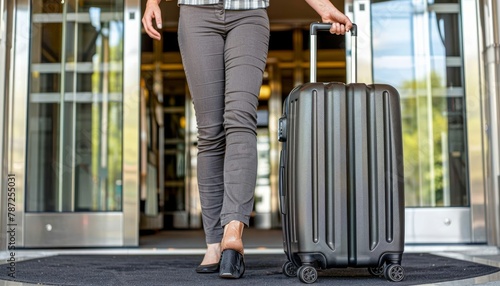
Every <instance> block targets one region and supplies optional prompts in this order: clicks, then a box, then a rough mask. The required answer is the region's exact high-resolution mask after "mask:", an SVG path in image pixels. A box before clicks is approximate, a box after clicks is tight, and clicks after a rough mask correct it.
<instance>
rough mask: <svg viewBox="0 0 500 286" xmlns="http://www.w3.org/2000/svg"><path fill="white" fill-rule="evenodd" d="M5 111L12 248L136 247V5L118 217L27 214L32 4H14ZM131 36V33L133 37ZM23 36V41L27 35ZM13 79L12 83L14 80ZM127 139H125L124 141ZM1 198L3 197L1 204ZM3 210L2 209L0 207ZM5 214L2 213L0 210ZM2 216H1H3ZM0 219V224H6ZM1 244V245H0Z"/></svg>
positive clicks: (127, 27) (130, 0) (133, 6)
mask: <svg viewBox="0 0 500 286" xmlns="http://www.w3.org/2000/svg"><path fill="white" fill-rule="evenodd" d="M14 5H15V6H14V8H13V10H14V12H13V18H14V20H13V24H12V31H13V33H12V34H13V37H14V39H15V41H13V42H14V47H13V51H14V52H13V54H12V55H10V56H11V62H12V65H10V71H9V77H8V79H7V80H8V82H9V83H10V85H9V91H8V94H7V102H8V103H9V105H8V107H7V108H6V114H7V119H6V125H5V126H6V133H4V134H7V136H6V139H5V140H6V142H5V143H6V146H5V147H6V148H5V156H6V158H5V161H6V170H4V171H3V180H2V182H6V179H7V178H6V174H7V173H8V174H13V175H14V176H15V196H16V202H15V212H14V215H15V228H16V232H15V242H16V246H17V247H85V246H137V245H138V244H139V231H138V230H139V207H138V205H139V202H138V200H139V197H138V190H139V100H140V98H139V92H140V90H139V78H140V68H139V67H140V35H141V32H140V27H141V26H140V25H141V24H140V18H141V17H140V2H139V0H124V31H127V32H126V33H125V35H124V47H123V49H124V55H123V65H124V66H123V77H124V80H123V83H124V86H123V118H124V119H123V120H124V122H123V126H126V128H124V129H123V138H124V140H123V168H122V170H123V177H122V178H123V182H122V184H123V185H122V186H123V202H122V211H121V212H82V213H26V212H25V191H26V188H25V180H26V169H27V166H26V164H27V163H26V162H27V157H26V155H27V129H26V126H27V110H28V94H29V85H28V84H27V83H29V81H30V76H29V70H30V45H31V43H30V40H31V37H30V36H29V35H30V33H31V32H32V31H31V1H29V0H17V1H15V4H14ZM134 31H135V32H134ZM27 35H28V36H27ZM14 79H15V80H14ZM125 138H126V140H125ZM5 196H6V194H2V199H4V197H5ZM1 209H2V210H5V208H3V207H2V208H1ZM4 212H5V211H4ZM3 215H4V216H6V214H5V213H4V214H3ZM5 220H6V219H3V221H2V223H5V222H4V221H5ZM4 245H6V243H4V242H2V246H4Z"/></svg>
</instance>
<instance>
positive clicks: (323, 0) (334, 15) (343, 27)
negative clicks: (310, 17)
mask: <svg viewBox="0 0 500 286" xmlns="http://www.w3.org/2000/svg"><path fill="white" fill-rule="evenodd" d="M306 2H307V3H308V4H309V6H311V7H312V8H313V9H314V10H316V12H317V13H318V14H319V15H320V16H321V21H322V22H323V23H331V24H332V28H331V29H330V33H332V34H337V35H344V34H345V33H346V32H349V30H351V28H352V22H351V20H349V18H348V17H347V16H346V15H344V13H342V12H340V11H339V10H338V9H337V8H336V7H335V6H333V4H332V3H331V2H330V1H329V0H306Z"/></svg>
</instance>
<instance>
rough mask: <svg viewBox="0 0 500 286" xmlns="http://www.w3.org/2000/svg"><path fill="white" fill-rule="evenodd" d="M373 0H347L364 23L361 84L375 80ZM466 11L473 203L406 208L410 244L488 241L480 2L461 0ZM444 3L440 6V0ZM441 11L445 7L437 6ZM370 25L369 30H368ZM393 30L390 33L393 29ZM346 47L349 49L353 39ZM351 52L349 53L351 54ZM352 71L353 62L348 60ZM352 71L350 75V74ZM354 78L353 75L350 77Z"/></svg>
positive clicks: (349, 10)
mask: <svg viewBox="0 0 500 286" xmlns="http://www.w3.org/2000/svg"><path fill="white" fill-rule="evenodd" d="M371 2H372V1H370V0H346V1H345V8H346V9H345V11H346V14H347V15H348V16H349V17H350V18H351V19H352V20H353V22H356V23H357V24H358V27H361V28H360V29H359V37H358V43H359V44H358V55H365V57H359V58H358V63H357V64H358V71H360V72H361V73H360V74H359V75H358V80H359V82H365V83H372V82H373V74H372V73H373V66H372V64H373V59H372V44H371V41H372V35H371ZM458 5H459V7H460V9H461V11H462V13H461V15H460V21H461V23H462V34H461V35H460V36H461V37H462V41H463V43H467V45H463V61H464V62H463V69H464V90H465V95H466V96H465V99H466V104H467V108H466V115H467V116H466V118H467V122H466V126H467V127H466V138H467V139H466V140H467V141H466V144H467V147H466V148H467V149H466V150H467V153H468V154H467V155H468V163H469V164H468V170H467V173H468V192H469V197H470V200H469V201H470V207H439V208H406V210H405V216H406V217H405V232H406V235H405V236H406V237H405V241H406V243H484V242H486V227H485V225H486V222H485V221H486V217H485V216H486V214H485V183H484V178H483V177H484V176H471V175H470V174H472V171H474V174H484V163H485V162H484V158H483V152H484V150H483V146H482V141H483V139H482V138H483V129H482V117H483V115H482V109H481V105H482V104H481V103H482V102H483V99H482V96H481V89H480V80H481V78H480V74H481V72H480V60H479V58H480V53H479V43H480V39H479V36H478V34H479V33H478V31H479V30H480V29H479V28H478V27H479V20H478V17H477V15H478V13H472V12H471V11H476V10H477V7H476V5H477V4H476V3H475V1H474V0H461V1H459V4H457V6H458ZM435 6H439V4H435ZM435 8H437V9H439V8H440V7H435ZM363 27H364V28H363ZM387 32H388V33H389V32H390V31H387ZM346 40H347V43H346V46H347V47H349V46H350V44H349V42H348V41H349V40H350V39H349V37H347V39H346ZM349 54H350V52H349V51H348V53H347V56H349ZM346 62H347V69H348V71H349V70H350V66H349V65H350V61H349V59H347V61H346ZM348 74H349V73H348ZM348 80H349V79H348Z"/></svg>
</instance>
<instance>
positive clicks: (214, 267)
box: [196, 262, 220, 273]
mask: <svg viewBox="0 0 500 286" xmlns="http://www.w3.org/2000/svg"><path fill="white" fill-rule="evenodd" d="M219 268H220V262H219V263H212V264H205V265H201V264H200V265H198V267H196V272H197V273H216V272H217V271H219Z"/></svg>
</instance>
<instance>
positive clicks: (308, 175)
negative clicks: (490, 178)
mask: <svg viewBox="0 0 500 286" xmlns="http://www.w3.org/2000/svg"><path fill="white" fill-rule="evenodd" d="M329 28H330V25H329V24H322V23H313V24H312V25H311V82H310V83H306V84H303V85H300V86H298V87H296V88H295V89H294V90H293V91H292V92H291V93H290V95H289V96H288V97H287V98H286V99H285V102H284V108H283V116H282V117H281V118H280V120H279V134H278V137H279V140H280V141H281V142H283V143H282V150H281V154H280V175H279V184H280V186H279V189H280V196H281V198H280V205H281V212H282V227H283V240H284V249H285V253H286V254H287V257H288V260H289V261H287V262H286V263H285V264H284V265H283V273H284V274H285V275H287V276H298V277H299V279H300V280H301V281H302V282H305V283H313V282H315V281H316V279H317V269H327V268H336V267H366V268H368V270H369V272H370V273H371V274H373V275H376V276H385V278H386V279H388V280H390V281H401V280H403V278H404V269H403V267H402V266H401V259H402V254H403V251H404V184H403V148H402V133H401V112H400V103H399V94H398V92H397V90H396V89H394V88H393V87H391V86H389V85H382V84H372V85H366V84H362V83H351V84H344V83H337V82H331V83H316V82H315V81H316V35H317V31H319V30H328V29H329ZM356 33H357V30H356V26H354V27H353V29H352V30H351V34H352V41H351V42H352V56H351V57H352V60H353V65H352V76H351V78H352V80H353V81H356V77H355V75H356V71H355V67H356V38H357V35H356Z"/></svg>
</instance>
